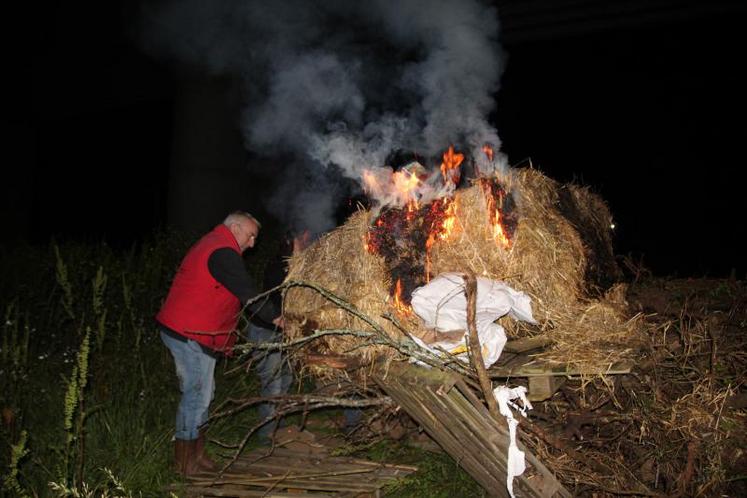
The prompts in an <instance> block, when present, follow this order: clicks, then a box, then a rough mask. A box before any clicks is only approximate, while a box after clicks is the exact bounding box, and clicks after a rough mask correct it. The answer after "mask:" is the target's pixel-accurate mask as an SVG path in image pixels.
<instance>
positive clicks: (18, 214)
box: [0, 0, 747, 278]
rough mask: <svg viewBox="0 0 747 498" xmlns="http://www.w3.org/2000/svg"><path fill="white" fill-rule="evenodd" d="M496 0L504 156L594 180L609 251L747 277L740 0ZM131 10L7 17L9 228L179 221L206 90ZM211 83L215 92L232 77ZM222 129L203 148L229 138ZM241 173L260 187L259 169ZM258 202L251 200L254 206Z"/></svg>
mask: <svg viewBox="0 0 747 498" xmlns="http://www.w3.org/2000/svg"><path fill="white" fill-rule="evenodd" d="M495 3H496V4H497V5H498V7H499V14H500V16H501V23H502V26H503V32H502V38H501V40H502V43H503V46H504V48H505V50H506V51H507V53H508V56H509V61H508V65H507V70H506V72H505V74H504V75H503V78H502V82H501V90H500V91H499V93H498V94H497V96H496V99H497V111H496V112H495V114H494V116H492V120H493V122H494V123H495V124H496V126H497V128H498V131H499V134H500V136H501V138H502V139H503V150H504V151H505V152H506V153H507V154H508V157H509V162H510V163H511V164H513V165H517V164H521V163H524V162H525V161H527V160H531V163H532V164H533V165H534V166H535V167H538V168H540V169H541V170H542V171H544V172H546V173H547V174H548V175H549V176H551V177H553V178H556V179H558V180H561V181H568V180H577V181H579V182H581V183H584V184H586V185H590V186H591V187H592V188H593V189H594V190H595V191H597V192H599V193H600V194H601V195H602V196H603V197H604V198H605V199H606V200H607V202H608V203H609V205H610V207H611V210H612V212H613V214H614V216H615V218H616V222H617V241H616V244H617V252H618V253H619V254H630V255H632V256H633V257H634V258H635V259H640V257H641V256H643V262H644V264H646V265H647V266H648V267H650V268H651V269H652V270H653V271H654V272H655V273H658V274H666V275H674V274H676V275H679V276H703V275H708V276H727V275H730V274H732V273H734V274H735V275H736V277H737V278H745V274H746V272H747V265H746V264H745V261H744V257H743V252H744V251H743V250H742V245H741V241H742V240H743V239H744V238H745V231H746V230H745V225H746V224H745V222H744V220H743V216H744V213H745V204H746V203H745V201H744V198H745V190H744V186H743V183H742V182H743V178H744V176H745V175H744V174H743V169H744V162H745V161H744V154H743V147H744V146H745V144H747V125H746V124H745V116H747V105H746V103H745V102H746V100H747V99H745V96H744V93H745V88H747V78H745V76H744V74H743V73H744V70H743V66H744V64H745V56H744V48H745V46H747V43H745V42H746V40H745V35H744V33H745V27H746V26H747V25H746V24H745V20H747V19H746V18H747V16H746V15H745V7H743V5H742V4H743V2H729V1H721V2H719V1H716V2H693V1H679V2H677V1H665V0H658V1H657V0H652V1H650V2H645V1H642V0H641V1H627V2H623V1H609V2H600V1H578V0H576V1H574V0H564V1H556V2H550V1H522V2H519V1H497V2H495ZM701 3H702V4H706V3H707V5H701ZM27 9H32V8H31V7H29V8H27ZM136 14H137V5H136V4H135V3H134V2H123V1H122V2H101V3H100V4H93V5H86V4H79V3H75V2H73V3H70V2H65V3H63V2H48V3H47V4H44V5H42V6H35V7H33V11H29V10H27V11H26V12H18V13H17V14H16V13H15V12H14V13H12V14H11V13H9V15H8V16H7V18H6V24H7V25H8V26H6V27H7V28H11V29H6V30H5V34H4V35H3V36H4V37H5V38H6V39H5V40H4V42H5V43H4V46H5V50H6V51H7V53H6V56H5V66H6V71H5V77H4V79H5V81H6V84H7V83H10V85H9V86H10V89H7V90H6V91H5V92H4V93H5V99H6V106H5V109H6V111H5V112H4V113H3V117H2V122H3V128H4V129H5V132H4V133H3V135H4V139H5V140H4V141H5V142H6V145H5V151H6V156H5V157H6V159H7V162H5V167H4V169H3V170H4V175H3V176H4V177H5V181H4V182H3V189H2V213H1V218H0V219H2V223H3V230H2V234H3V241H4V244H14V243H16V242H19V241H30V242H44V241H46V240H48V239H49V238H50V237H52V236H55V237H57V238H75V239H81V238H82V239H86V240H100V239H102V238H105V239H106V240H107V241H109V242H110V243H112V244H120V245H125V246H126V245H128V244H131V243H133V242H135V241H137V240H140V239H142V238H143V237H147V236H148V235H150V234H151V233H152V231H153V230H154V229H155V228H157V227H161V226H165V225H167V224H169V223H172V222H174V220H175V217H174V208H173V206H174V202H175V201H174V197H175V196H178V195H179V194H178V192H179V189H175V188H174V185H173V183H174V182H173V181H171V182H170V168H172V173H171V176H172V177H173V162H174V157H175V156H178V155H179V154H182V155H184V154H186V152H184V147H183V146H181V147H177V145H178V144H179V143H182V145H183V143H184V141H185V139H184V137H185V136H186V137H187V138H188V139H187V142H190V141H189V137H192V136H195V135H194V133H193V132H190V131H189V130H187V131H185V126H186V125H185V124H184V123H185V122H188V120H185V116H186V117H189V116H192V117H194V116H195V115H198V116H199V115H200V112H201V110H200V107H199V102H201V100H200V99H201V97H200V92H199V91H196V90H195V83H194V78H193V77H188V78H185V77H184V75H183V74H179V73H175V72H173V71H172V70H171V68H170V67H169V65H167V64H166V63H165V62H163V61H159V60H156V59H153V58H150V57H148V56H146V55H145V54H144V53H143V52H142V51H140V50H139V48H138V47H137V45H136V43H135V42H134V41H133V40H132V36H131V30H130V29H129V27H130V25H131V23H132V22H133V19H135V16H136ZM185 80H188V82H187V83H185ZM211 85H212V87H213V91H212V92H207V94H208V96H207V97H205V99H207V100H209V99H210V98H215V95H216V94H217V93H220V91H222V90H220V88H222V87H220V84H217V86H216V85H215V84H214V82H209V83H208V86H211ZM197 87H198V88H200V85H199V84H198V85H197ZM215 88H219V90H215ZM185 92H186V93H189V95H191V97H190V100H189V101H190V102H192V104H191V107H190V106H186V107H185V105H184V103H183V102H184V98H183V95H184V94H185ZM211 96H212V97H211ZM207 100H206V101H207ZM195 102H197V103H198V104H194V103H195ZM205 105H206V106H207V104H205ZM213 119H220V117H215V116H213ZM231 126H232V123H231V120H230V119H228V118H227V119H226V124H225V125H224V127H225V128H226V129H230V128H231ZM190 133H191V134H190ZM225 135H226V134H225V133H218V132H216V133H215V136H213V137H212V138H210V140H209V141H208V140H207V139H206V142H205V143H204V144H202V147H208V148H210V147H212V149H214V157H217V158H220V157H221V154H229V155H231V154H236V150H230V151H227V152H222V151H224V150H225V149H231V148H233V149H235V140H234V141H232V140H233V139H232V138H231V137H230V136H229V137H228V138H226V136H225ZM229 135H230V134H229ZM200 136H202V135H200ZM180 137H181V138H180ZM175 144H177V145H175ZM192 173H194V171H193V172H192ZM220 174H230V172H222V173H220ZM242 181H245V182H247V183H246V184H247V185H248V186H247V190H246V191H245V192H249V193H251V191H252V189H255V190H256V189H260V188H263V185H264V183H263V182H266V179H262V178H251V176H249V177H247V178H244V179H243V180H242ZM170 192H171V196H170V195H169V193H170ZM175 192H176V193H175ZM183 196H184V195H183V194H181V197H183ZM249 197H251V196H249ZM253 202H254V204H252V205H248V206H242V207H244V208H246V209H252V210H254V211H258V212H262V210H263V207H262V206H261V205H260V204H258V201H256V200H255V201H253ZM250 204H251V203H250ZM177 224H178V223H177ZM182 225H183V223H182ZM198 228H199V227H198Z"/></svg>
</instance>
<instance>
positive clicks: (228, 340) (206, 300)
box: [156, 225, 241, 353]
mask: <svg viewBox="0 0 747 498" xmlns="http://www.w3.org/2000/svg"><path fill="white" fill-rule="evenodd" d="M223 247H230V248H231V249H233V250H234V251H236V252H237V253H239V254H241V250H240V248H239V245H238V243H237V242H236V239H235V238H234V236H233V234H232V233H231V231H230V230H229V229H228V227H226V226H225V225H218V226H217V227H215V228H214V229H213V230H212V231H211V232H210V233H208V234H207V235H205V236H204V237H202V238H201V239H200V240H199V241H197V243H196V244H195V245H193V246H192V247H191V248H190V250H189V252H187V255H186V256H185V257H184V260H183V261H182V264H181V265H180V266H179V269H178V270H177V271H176V275H175V276H174V282H173V283H172V284H171V289H169V294H168V296H166V301H164V303H163V306H161V311H159V312H158V315H156V320H157V321H158V322H159V323H161V324H162V325H165V326H166V327H168V328H170V329H171V330H173V331H174V332H177V333H179V334H181V335H183V336H184V337H186V338H188V339H193V340H195V341H197V342H199V343H200V344H202V345H204V346H207V347H208V348H210V349H214V350H217V351H222V352H225V353H228V352H230V350H231V348H232V347H233V345H234V343H235V342H236V334H235V332H234V329H235V328H236V324H237V323H238V321H239V313H240V312H241V303H240V302H239V299H238V298H237V297H236V296H234V295H233V294H231V292H229V291H228V289H226V288H225V287H224V286H223V285H222V284H220V283H219V282H218V281H217V280H215V279H214V278H213V276H212V275H211V274H210V271H209V270H208V258H210V255H211V254H212V253H213V251H215V250H216V249H220V248H223Z"/></svg>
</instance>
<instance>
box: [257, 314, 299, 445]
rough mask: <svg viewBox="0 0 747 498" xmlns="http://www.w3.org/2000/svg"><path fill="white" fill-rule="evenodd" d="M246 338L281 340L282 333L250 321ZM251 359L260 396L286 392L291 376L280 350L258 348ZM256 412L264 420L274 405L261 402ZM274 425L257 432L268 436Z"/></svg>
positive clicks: (273, 410)
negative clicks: (257, 379)
mask: <svg viewBox="0 0 747 498" xmlns="http://www.w3.org/2000/svg"><path fill="white" fill-rule="evenodd" d="M247 339H248V340H249V342H251V343H253V344H264V343H270V342H282V340H283V334H282V332H280V331H274V330H269V329H266V328H263V327H258V326H256V325H254V324H251V323H250V324H249V327H248V329H247ZM252 360H253V361H254V362H255V370H256V372H257V376H258V377H259V383H260V391H259V394H260V396H278V395H281V394H285V393H287V392H288V388H290V385H291V382H292V381H293V376H292V375H291V373H290V369H289V368H288V363H287V362H286V361H284V359H283V354H282V352H280V351H268V350H263V349H259V350H257V351H255V352H254V353H253V354H252ZM258 413H259V418H260V420H266V419H267V418H268V417H272V416H273V415H274V414H275V405H274V404H273V403H262V404H260V405H259V407H258ZM276 425H277V424H276V423H267V424H265V425H264V426H262V427H261V428H260V429H259V430H258V431H257V432H258V433H259V435H260V437H263V438H266V437H269V436H271V435H272V433H273V431H274V429H275V426H276Z"/></svg>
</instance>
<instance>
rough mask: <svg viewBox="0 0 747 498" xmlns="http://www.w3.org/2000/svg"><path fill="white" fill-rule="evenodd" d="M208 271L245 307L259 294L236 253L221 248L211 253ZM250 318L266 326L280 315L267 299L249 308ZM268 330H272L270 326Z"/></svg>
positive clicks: (226, 248)
mask: <svg viewBox="0 0 747 498" xmlns="http://www.w3.org/2000/svg"><path fill="white" fill-rule="evenodd" d="M208 271H210V274H211V275H212V276H213V278H214V279H215V280H217V281H218V282H220V283H221V285H223V286H224V287H225V288H226V289H228V291H229V292H230V293H231V294H233V295H234V296H236V297H237V298H238V299H239V302H241V305H242V306H243V305H245V304H246V303H247V301H249V300H250V299H252V298H253V297H255V296H256V295H257V294H259V291H258V289H257V287H256V285H255V284H254V282H252V279H251V278H249V275H248V274H247V273H246V268H245V267H244V261H243V260H242V259H241V256H239V254H238V253H236V251H233V250H231V249H229V248H228V247H223V248H221V249H217V250H215V251H213V253H212V254H211V255H210V257H209V258H208ZM249 314H250V316H255V315H256V318H259V319H260V320H261V321H263V322H265V323H266V324H271V323H273V321H274V320H275V319H276V318H277V317H278V315H279V314H280V311H279V310H276V309H275V306H274V305H273V304H272V302H270V301H269V300H268V299H260V300H259V301H256V302H254V303H252V304H251V305H250V306H249ZM269 328H272V326H270V327H269Z"/></svg>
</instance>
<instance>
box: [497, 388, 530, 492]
mask: <svg viewBox="0 0 747 498" xmlns="http://www.w3.org/2000/svg"><path fill="white" fill-rule="evenodd" d="M526 394H527V388H526V387H524V386H519V387H514V388H509V387H508V386H499V387H496V388H495V389H494V390H493V396H495V399H496V401H497V402H498V409H499V410H500V412H501V415H503V416H504V417H506V422H507V423H508V431H509V444H508V455H507V456H506V489H508V492H509V494H510V495H511V498H513V496H514V477H515V476H520V475H521V474H523V473H524V470H526V461H525V459H524V452H523V451H521V450H520V449H519V447H518V446H517V444H516V426H518V425H519V421H518V420H516V419H515V418H514V415H513V413H511V409H510V408H509V406H512V407H513V408H516V409H517V410H519V411H520V412H521V414H522V415H523V416H524V417H526V416H527V410H531V409H532V404H531V403H530V402H529V400H528V399H527V397H526ZM514 399H518V400H521V403H522V404H521V406H520V405H517V404H516V403H513V402H512V400H514Z"/></svg>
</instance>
